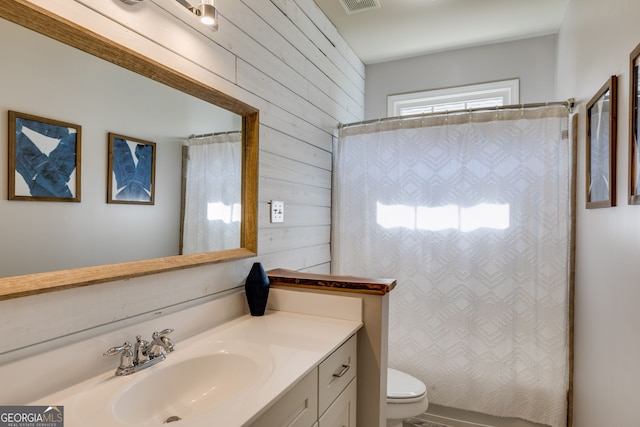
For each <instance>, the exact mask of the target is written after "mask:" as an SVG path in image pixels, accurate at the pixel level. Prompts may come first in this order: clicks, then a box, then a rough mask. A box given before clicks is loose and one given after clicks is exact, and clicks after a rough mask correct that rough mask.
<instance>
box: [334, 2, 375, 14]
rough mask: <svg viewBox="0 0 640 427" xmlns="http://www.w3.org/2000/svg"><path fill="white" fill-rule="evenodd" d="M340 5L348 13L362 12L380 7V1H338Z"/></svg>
mask: <svg viewBox="0 0 640 427" xmlns="http://www.w3.org/2000/svg"><path fill="white" fill-rule="evenodd" d="M340 4H342V7H344V10H345V11H346V12H347V13H348V14H351V13H356V12H364V11H365V10H371V9H376V8H378V7H380V0H340Z"/></svg>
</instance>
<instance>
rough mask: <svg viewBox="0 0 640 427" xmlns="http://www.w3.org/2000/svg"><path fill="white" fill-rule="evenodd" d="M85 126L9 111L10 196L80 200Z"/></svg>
mask: <svg viewBox="0 0 640 427" xmlns="http://www.w3.org/2000/svg"><path fill="white" fill-rule="evenodd" d="M81 129H82V128H81V127H80V126H78V125H74V124H70V123H65V122H61V121H58V120H51V119H45V118H43V117H37V116H32V115H29V114H23V113H17V112H15V111H9V200H39V201H58V202H79V201H80V142H81Z"/></svg>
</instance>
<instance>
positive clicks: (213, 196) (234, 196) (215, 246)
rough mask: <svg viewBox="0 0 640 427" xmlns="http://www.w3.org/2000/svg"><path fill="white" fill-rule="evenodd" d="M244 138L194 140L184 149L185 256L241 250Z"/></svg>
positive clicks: (213, 136)
mask: <svg viewBox="0 0 640 427" xmlns="http://www.w3.org/2000/svg"><path fill="white" fill-rule="evenodd" d="M241 137H242V135H241V133H240V132H224V133H219V134H211V135H204V136H194V137H191V138H189V140H188V141H187V143H186V145H185V146H184V147H183V201H182V204H183V212H182V236H181V253H182V254H192V253H200V252H209V251H215V250H224V249H232V248H238V247H240V219H241V208H242V207H241V188H240V187H241V186H240V183H241V182H242V179H241V178H242V141H241ZM221 172H224V173H221Z"/></svg>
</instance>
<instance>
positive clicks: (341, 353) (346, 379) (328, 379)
mask: <svg viewBox="0 0 640 427" xmlns="http://www.w3.org/2000/svg"><path fill="white" fill-rule="evenodd" d="M357 347H358V343H357V339H356V335H354V336H352V337H351V338H349V340H348V341H347V342H345V343H344V344H343V345H341V346H340V347H339V348H338V349H337V350H336V351H334V352H333V353H332V354H331V355H330V356H329V357H327V358H326V359H325V360H324V361H323V362H322V363H321V364H320V367H319V368H318V389H319V391H318V414H319V415H320V416H322V414H323V413H324V411H326V410H327V408H328V407H329V406H330V405H331V403H332V402H333V401H334V400H335V399H336V397H338V395H339V394H340V393H342V390H344V388H345V387H346V386H347V385H348V384H349V383H350V382H351V380H353V379H354V378H355V376H356V371H357V370H358V366H357V357H356V353H357Z"/></svg>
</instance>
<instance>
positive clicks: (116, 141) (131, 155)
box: [109, 134, 155, 204]
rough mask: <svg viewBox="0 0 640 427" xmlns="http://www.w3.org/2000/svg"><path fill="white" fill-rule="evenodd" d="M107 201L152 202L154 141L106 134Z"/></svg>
mask: <svg viewBox="0 0 640 427" xmlns="http://www.w3.org/2000/svg"><path fill="white" fill-rule="evenodd" d="M109 143H110V147H109V149H110V155H109V161H110V170H111V173H110V175H111V179H110V191H109V194H110V197H109V202H110V203H142V204H153V202H154V200H153V198H154V188H153V180H154V171H155V164H154V156H155V143H153V142H146V141H141V140H138V139H134V138H128V137H124V136H121V135H115V134H110V136H109Z"/></svg>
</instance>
